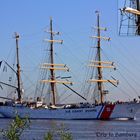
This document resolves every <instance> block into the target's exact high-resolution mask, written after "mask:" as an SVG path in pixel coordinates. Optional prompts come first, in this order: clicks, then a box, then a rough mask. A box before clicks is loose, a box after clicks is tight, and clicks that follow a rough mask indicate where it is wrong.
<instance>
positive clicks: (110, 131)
mask: <svg viewBox="0 0 140 140" xmlns="http://www.w3.org/2000/svg"><path fill="white" fill-rule="evenodd" d="M10 122H11V120H10V119H0V128H4V129H6V128H7V127H8V124H9V123H10ZM62 124H63V125H64V126H65V128H67V129H68V130H69V132H70V133H72V136H73V139H74V140H105V139H107V140H118V139H119V140H140V112H139V113H138V114H137V119H136V120H135V121H133V120H130V121H99V120H89V121H88V120H71V121H68V120H65V121H63V120H32V121H31V126H30V128H29V129H28V130H26V131H25V132H24V133H23V135H22V140H33V139H35V140H43V138H44V135H45V134H46V133H47V132H48V131H49V130H52V129H53V130H54V129H56V128H60V127H61V125H62ZM56 139H57V138H56Z"/></svg>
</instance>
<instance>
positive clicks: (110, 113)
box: [0, 12, 140, 120]
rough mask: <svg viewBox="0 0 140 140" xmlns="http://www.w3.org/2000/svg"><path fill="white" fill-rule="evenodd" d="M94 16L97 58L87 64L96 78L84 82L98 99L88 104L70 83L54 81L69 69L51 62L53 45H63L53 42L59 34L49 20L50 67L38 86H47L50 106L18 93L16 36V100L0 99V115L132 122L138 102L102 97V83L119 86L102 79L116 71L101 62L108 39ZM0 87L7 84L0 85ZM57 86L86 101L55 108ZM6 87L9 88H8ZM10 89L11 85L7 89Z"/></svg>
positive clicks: (16, 37) (110, 63)
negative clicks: (105, 72) (93, 87)
mask: <svg viewBox="0 0 140 140" xmlns="http://www.w3.org/2000/svg"><path fill="white" fill-rule="evenodd" d="M96 14H97V27H96V30H97V36H92V37H93V38H95V39H96V40H97V46H96V57H95V59H92V60H91V61H90V64H89V67H90V68H94V69H96V75H95V76H93V75H92V76H91V78H90V79H89V80H88V81H87V82H90V83H91V85H92V84H96V94H97V95H98V96H97V98H95V100H94V102H92V103H89V102H88V101H87V99H86V98H85V97H83V96H82V95H81V94H79V93H78V92H76V91H75V90H73V89H72V88H71V87H70V86H69V84H72V82H70V81H68V80H58V78H57V77H56V73H55V72H56V71H57V70H59V71H61V70H62V71H63V70H64V71H69V69H68V67H67V66H66V65H64V64H56V63H55V60H54V43H60V44H61V43H63V41H62V40H55V39H54V36H55V35H58V34H59V33H57V32H54V31H53V23H52V18H51V19H50V29H49V31H48V33H49V34H50V39H48V40H47V41H48V42H49V44H50V46H49V58H50V59H49V63H43V64H42V66H41V68H42V69H45V70H48V71H49V78H48V79H41V80H40V82H41V83H44V84H48V85H49V92H50V95H51V97H50V104H49V105H48V104H45V103H44V102H42V100H41V99H40V98H39V97H38V98H37V100H35V101H34V102H29V101H26V100H24V99H23V98H22V96H23V95H22V92H21V91H22V89H21V76H20V71H21V70H20V63H19V52H18V40H19V35H18V34H15V39H16V51H17V70H16V71H15V73H16V76H17V87H13V88H16V91H17V97H18V98H17V99H9V98H6V97H1V98H4V99H7V100H9V101H6V102H5V103H3V104H2V103H1V104H0V114H2V115H3V116H4V117H6V118H14V117H15V116H16V115H19V116H20V117H21V118H24V117H29V118H30V119H68V120H82V119H85V120H89V119H90V120H91V119H93V120H94V119H98V120H109V119H122V118H123V119H124V118H125V119H134V118H135V115H136V112H137V111H138V109H139V108H140V102H139V101H137V100H133V101H128V102H108V101H105V99H104V98H105V96H106V94H108V90H105V88H104V87H105V86H104V83H107V82H109V83H111V84H112V85H114V86H115V85H116V84H118V81H117V80H116V79H112V80H109V79H103V70H104V68H109V69H110V68H111V69H112V68H113V69H114V68H115V66H114V63H113V62H107V61H103V60H102V55H101V40H102V39H104V40H110V38H106V37H102V36H101V32H100V31H101V30H105V28H101V27H100V15H99V12H96ZM0 84H6V83H3V82H0ZM57 84H62V85H64V86H65V87H67V88H69V89H70V90H71V91H72V92H73V93H75V94H77V95H78V96H80V97H81V98H83V99H84V100H85V102H82V103H78V102H77V103H75V104H71V103H69V104H58V103H57V100H56V98H57V90H56V86H57ZM7 85H8V84H7ZM8 86H10V85H8Z"/></svg>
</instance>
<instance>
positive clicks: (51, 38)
mask: <svg viewBox="0 0 140 140" xmlns="http://www.w3.org/2000/svg"><path fill="white" fill-rule="evenodd" d="M50 40H53V30H52V18H50ZM50 63H51V64H52V65H51V67H52V69H50V74H51V80H52V81H55V74H54V69H53V67H54V52H53V41H51V42H50ZM50 85H51V92H52V96H53V97H52V100H53V104H54V105H55V104H56V93H55V87H56V83H50Z"/></svg>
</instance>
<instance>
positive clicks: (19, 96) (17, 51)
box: [15, 33, 21, 102]
mask: <svg viewBox="0 0 140 140" xmlns="http://www.w3.org/2000/svg"><path fill="white" fill-rule="evenodd" d="M15 39H16V56H17V82H18V83H17V86H18V87H17V92H18V101H19V102H21V90H20V64H19V46H18V40H19V35H18V34H17V33H15Z"/></svg>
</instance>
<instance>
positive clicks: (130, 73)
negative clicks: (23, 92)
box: [0, 0, 140, 100]
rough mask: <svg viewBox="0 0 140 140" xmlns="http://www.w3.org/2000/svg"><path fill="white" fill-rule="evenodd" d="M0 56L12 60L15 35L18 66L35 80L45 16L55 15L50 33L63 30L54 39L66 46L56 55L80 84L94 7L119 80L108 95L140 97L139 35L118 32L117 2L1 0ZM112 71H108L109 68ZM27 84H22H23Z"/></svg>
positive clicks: (46, 26) (45, 28) (124, 97)
mask: <svg viewBox="0 0 140 140" xmlns="http://www.w3.org/2000/svg"><path fill="white" fill-rule="evenodd" d="M0 2H1V3H0V49H1V50H0V59H1V60H3V59H4V60H7V61H9V62H10V61H11V56H12V54H13V50H14V49H15V40H14V33H15V32H17V33H18V34H19V35H20V40H19V46H20V62H21V67H22V70H23V71H24V72H25V73H26V75H27V76H28V77H30V78H31V79H32V80H31V81H32V82H34V81H35V80H36V79H35V77H37V75H38V74H37V73H36V72H37V70H36V69H37V68H38V67H39V63H40V61H41V58H42V52H43V53H44V50H45V46H46V44H45V42H44V41H43V40H44V39H45V38H47V37H48V34H47V33H46V32H44V31H45V30H48V29H49V19H50V17H52V19H53V27H54V31H59V32H60V33H61V35H60V37H58V39H63V40H64V44H63V45H62V46H61V45H56V48H55V51H56V55H57V54H59V55H61V60H62V62H64V63H67V64H68V66H70V69H71V71H72V74H73V75H74V78H73V80H74V83H75V87H74V88H76V89H77V90H78V91H80V88H81V81H82V80H83V79H84V70H85V69H86V68H85V67H86V65H87V62H88V54H89V50H90V49H91V47H92V45H94V43H93V42H94V41H93V40H91V38H90V36H92V35H95V30H94V29H93V27H94V26H95V25H96V14H95V11H97V10H98V11H100V20H101V26H103V27H107V29H108V30H107V32H105V33H102V35H103V36H107V37H111V41H110V42H109V43H105V42H104V41H103V43H102V46H103V48H102V49H103V51H104V52H105V54H107V55H108V58H109V60H112V61H115V62H116V65H117V70H118V73H117V74H115V76H117V77H115V78H116V79H119V80H120V82H119V83H120V84H119V88H120V89H121V90H118V89H117V88H115V87H110V86H108V87H109V89H110V90H111V94H110V97H108V98H109V99H112V100H114V99H115V100H117V99H119V100H121V99H122V100H125V99H127V100H129V99H132V98H135V97H137V96H138V94H139V95H140V93H139V90H140V86H139V85H140V84H139V79H140V75H139V71H140V61H139V60H140V55H139V52H140V45H139V44H140V39H139V37H121V36H119V35H118V26H119V25H118V24H119V8H120V7H119V6H118V0H107V1H105V0H20V1H19V0H12V1H11V0H1V1H0ZM111 72H112V71H111ZM25 85H26V84H25Z"/></svg>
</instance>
